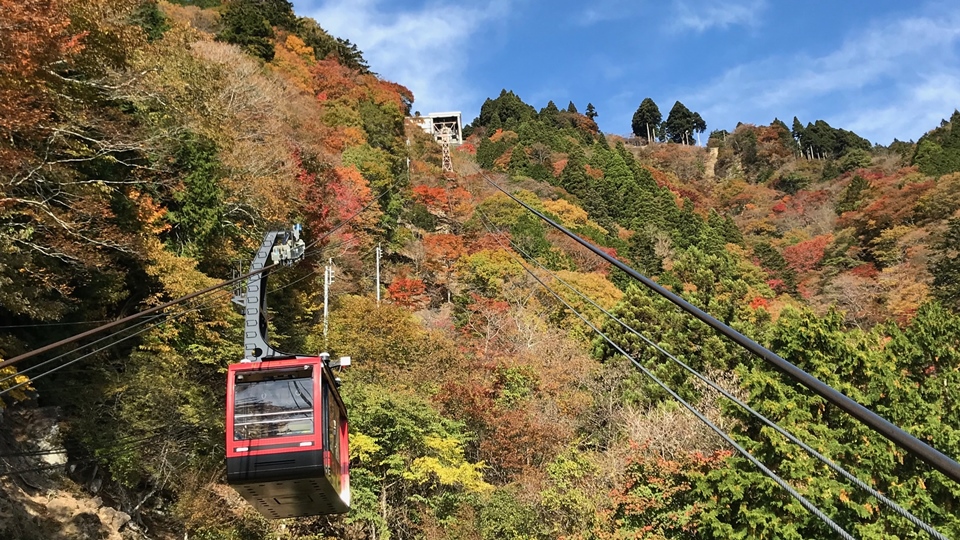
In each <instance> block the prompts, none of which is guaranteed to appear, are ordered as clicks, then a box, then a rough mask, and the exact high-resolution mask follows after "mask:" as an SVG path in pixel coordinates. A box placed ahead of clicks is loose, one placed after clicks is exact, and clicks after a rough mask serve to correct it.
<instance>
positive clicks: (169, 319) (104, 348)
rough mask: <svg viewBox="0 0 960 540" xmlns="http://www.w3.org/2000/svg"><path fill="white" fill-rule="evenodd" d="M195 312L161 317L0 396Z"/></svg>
mask: <svg viewBox="0 0 960 540" xmlns="http://www.w3.org/2000/svg"><path fill="white" fill-rule="evenodd" d="M194 311H198V310H197V309H196V308H194V309H188V310H183V311H181V312H179V313H176V314H172V315H161V316H160V317H159V318H161V320H160V321H159V322H156V323H154V324H151V325H149V326H147V327H145V328H141V329H140V330H138V331H136V332H133V333H132V334H128V335H126V336H124V337H121V338H118V339H116V340H114V341H113V342H111V343H108V344H107V345H104V346H103V347H98V348H96V349H94V350H92V351H90V352H87V353H85V354H82V355H80V356H78V357H77V358H74V359H72V360H70V361H68V362H65V363H63V364H60V365H59V366H55V367H53V368H51V369H48V370H47V371H44V372H43V373H41V374H39V375H35V376H33V377H30V378H29V379H28V380H26V381H23V382H21V383H18V384H15V385H13V386H10V387H8V388H4V389H3V390H0V396H4V395H6V394H8V393H10V392H12V391H14V390H16V389H18V388H22V387H24V386H26V385H28V384H30V383H31V382H34V381H36V380H38V379H42V378H43V377H46V376H47V375H50V374H51V373H56V372H57V371H60V370H61V369H64V368H66V367H69V366H72V365H73V364H76V363H77V362H79V361H81V360H84V359H86V358H89V357H91V356H93V355H95V354H97V353H100V352H103V351H105V350H107V349H110V348H112V347H114V346H116V345H117V344H119V343H122V342H124V341H127V340H130V339H132V338H134V337H137V336H139V335H141V334H143V333H145V332H148V331H150V330H153V329H154V328H156V327H158V326H161V325H163V324H165V323H167V322H169V321H171V320H173V319H175V318H177V317H180V316H183V315H185V314H187V313H190V312H194ZM121 332H122V331H121ZM119 333H120V332H117V333H115V334H112V335H114V336H115V335H117V334H119ZM71 352H75V351H71Z"/></svg>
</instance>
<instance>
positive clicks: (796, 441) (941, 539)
mask: <svg viewBox="0 0 960 540" xmlns="http://www.w3.org/2000/svg"><path fill="white" fill-rule="evenodd" d="M481 215H482V212H481ZM482 217H483V219H484V220H487V218H486V216H483V215H482ZM487 221H488V220H487ZM510 246H511V247H512V248H513V249H514V250H515V251H517V252H518V253H520V254H521V255H522V256H523V257H524V259H526V260H527V261H530V262H532V263H533V264H535V265H537V267H539V268H540V269H541V270H543V271H544V272H546V273H547V274H548V275H550V277H552V278H553V279H555V280H557V281H558V282H560V283H561V284H562V285H564V286H565V287H567V288H568V289H570V290H571V291H572V292H573V293H575V294H576V295H578V296H579V297H580V298H582V299H584V300H585V301H586V302H588V303H589V304H590V305H592V306H593V307H595V308H596V309H598V310H599V311H600V312H601V313H603V314H604V315H606V316H607V317H609V318H610V319H611V320H613V321H615V322H616V323H618V324H619V325H620V326H622V327H623V328H624V329H625V330H627V331H628V332H630V333H632V334H633V335H635V336H637V337H638V338H640V339H641V340H643V341H644V342H645V343H646V344H647V345H649V346H650V347H653V348H654V349H656V350H657V351H658V352H660V353H661V354H663V355H664V356H666V357H667V358H669V359H670V360H672V361H673V362H674V363H676V364H677V365H679V366H680V367H682V368H683V369H684V370H686V371H687V372H688V373H690V374H692V375H693V376H694V377H696V378H697V379H699V380H700V381H702V382H704V383H705V384H707V385H708V386H710V387H711V388H713V389H714V390H715V391H717V392H719V393H720V394H722V395H723V396H724V397H726V398H727V399H729V400H731V401H732V402H734V403H736V404H737V405H738V406H740V407H741V408H742V409H744V410H746V411H747V412H749V413H750V414H751V415H753V416H754V417H755V418H757V419H758V420H760V421H761V422H763V423H764V424H766V425H767V426H769V427H770V428H772V429H773V430H775V431H776V432H777V433H779V434H780V435H783V436H784V437H786V438H787V439H788V440H789V441H790V442H792V443H794V444H796V445H797V446H799V447H800V448H802V449H803V450H804V451H806V452H807V453H808V454H810V455H811V456H813V457H814V458H815V459H816V460H818V461H820V462H821V463H823V464H824V465H826V466H827V467H829V468H830V469H831V470H833V471H834V472H836V473H837V474H839V475H841V476H843V477H844V478H845V479H846V480H848V481H849V482H851V483H852V484H854V485H855V486H857V487H858V488H860V489H861V490H863V491H865V492H867V493H868V494H870V495H871V496H873V497H875V498H876V499H877V500H879V501H880V502H882V503H883V504H884V505H886V506H887V507H888V508H890V509H891V510H893V511H894V512H896V513H897V514H899V515H900V516H902V517H903V518H905V519H907V520H908V521H910V522H911V523H913V524H914V525H916V526H917V527H919V528H920V529H923V530H924V531H925V532H927V533H928V534H930V535H931V536H933V537H934V538H936V539H937V540H949V539H948V538H947V537H945V536H943V535H942V534H941V533H939V532H938V531H937V530H936V529H934V528H933V527H932V526H931V525H930V524H928V523H926V522H924V521H923V520H921V519H920V518H918V517H916V516H915V515H913V514H912V513H910V511H909V510H907V509H905V508H903V507H902V506H900V505H899V504H897V503H896V502H895V501H893V500H891V499H889V498H888V497H886V496H884V495H883V494H882V493H880V492H879V491H878V490H876V489H874V488H873V487H871V486H870V485H868V484H867V483H866V482H864V481H862V480H860V479H859V478H857V477H856V476H855V475H853V474H852V473H850V472H849V471H847V470H846V469H844V468H843V467H841V466H840V465H837V464H836V463H835V462H833V461H832V460H831V459H830V458H828V457H826V456H824V455H823V454H821V453H820V452H818V451H816V450H815V449H813V448H812V447H811V446H810V445H808V444H806V443H805V442H803V441H802V440H800V439H799V438H798V437H796V436H795V435H793V433H791V432H790V431H788V430H786V429H784V428H783V427H781V426H780V425H779V424H777V423H776V422H774V421H773V420H770V419H769V418H767V417H766V416H764V415H763V414H761V413H760V412H758V411H757V410H755V409H753V408H752V407H750V406H749V405H748V404H746V403H745V402H743V401H742V400H741V399H739V398H737V397H736V396H735V395H733V394H731V393H730V392H729V391H727V390H726V389H724V388H723V387H722V386H720V385H719V384H717V383H716V382H714V381H712V380H710V378H708V377H706V376H704V375H703V374H702V373H700V372H699V371H697V370H696V369H694V368H692V367H691V366H690V365H688V364H687V363H686V362H683V361H682V360H680V359H679V358H677V357H676V356H674V355H673V354H672V353H670V352H669V351H667V350H666V349H664V348H663V347H662V346H661V345H660V344H658V343H656V342H654V341H653V340H651V339H650V338H649V337H647V336H646V335H644V334H642V333H640V332H639V331H637V330H636V329H635V328H633V327H632V326H630V325H629V324H627V323H626V322H624V321H623V320H622V319H620V318H619V317H617V316H616V315H614V314H613V313H611V312H610V311H609V310H607V309H605V308H604V307H603V306H601V305H600V304H598V303H597V302H595V301H594V300H593V299H592V298H590V297H589V296H587V295H586V294H584V293H583V292H581V291H580V290H578V289H577V288H576V287H574V286H573V285H571V284H570V283H568V282H567V281H565V280H564V279H563V278H561V277H560V276H558V275H557V274H555V273H554V272H552V271H551V270H550V269H549V268H547V267H546V266H544V265H543V264H542V263H541V262H540V261H538V260H537V259H536V258H534V257H531V256H530V254H528V253H527V252H526V251H524V250H523V248H521V247H520V246H519V245H518V244H517V243H516V242H513V241H511V242H510Z"/></svg>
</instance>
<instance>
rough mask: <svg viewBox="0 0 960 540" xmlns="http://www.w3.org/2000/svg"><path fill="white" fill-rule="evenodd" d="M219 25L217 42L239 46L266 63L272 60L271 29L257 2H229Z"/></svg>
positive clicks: (251, 0) (255, 0) (238, 0)
mask: <svg viewBox="0 0 960 540" xmlns="http://www.w3.org/2000/svg"><path fill="white" fill-rule="evenodd" d="M220 25H221V28H222V29H221V30H220V33H219V34H217V39H218V40H220V41H226V42H227V43H234V44H236V45H239V46H240V47H242V48H244V49H246V50H247V51H248V52H250V53H251V54H253V55H254V56H258V57H260V58H262V59H263V60H264V61H266V62H269V61H271V60H273V55H274V54H275V51H274V48H273V27H271V26H270V21H268V20H267V18H266V17H265V16H264V13H263V12H262V11H261V9H260V2H258V0H235V1H233V2H230V3H229V4H228V5H227V9H226V11H224V13H223V16H222V17H221V18H220Z"/></svg>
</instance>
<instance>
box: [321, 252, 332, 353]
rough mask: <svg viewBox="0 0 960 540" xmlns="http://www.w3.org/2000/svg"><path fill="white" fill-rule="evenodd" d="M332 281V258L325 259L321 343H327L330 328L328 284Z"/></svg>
mask: <svg viewBox="0 0 960 540" xmlns="http://www.w3.org/2000/svg"><path fill="white" fill-rule="evenodd" d="M331 283H333V259H332V258H331V259H327V265H326V267H325V268H324V271H323V344H324V346H326V344H327V332H328V331H329V330H330V284H331Z"/></svg>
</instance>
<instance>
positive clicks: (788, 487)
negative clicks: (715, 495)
mask: <svg viewBox="0 0 960 540" xmlns="http://www.w3.org/2000/svg"><path fill="white" fill-rule="evenodd" d="M478 212H480V211H479V210H478ZM480 214H481V216H483V213H482V212H480ZM484 220H486V217H485V216H484ZM498 242H499V241H498ZM501 245H502V244H501ZM511 257H513V259H514V260H516V261H517V262H518V263H519V264H520V266H521V267H522V268H523V269H524V271H526V272H527V273H528V274H530V276H531V277H533V279H535V280H536V281H537V283H539V284H540V286H542V287H543V288H544V289H546V290H547V291H548V292H550V294H552V295H553V297H554V298H556V299H557V300H558V301H560V303H562V304H563V305H564V306H566V308H567V309H568V310H570V311H571V312H572V313H573V314H574V315H576V316H577V317H579V318H580V320H582V321H583V322H584V323H586V324H587V326H589V327H590V328H591V329H592V330H593V331H594V332H595V333H596V334H597V335H598V336H600V337H601V338H603V339H604V341H606V342H607V343H609V344H610V346H611V347H613V348H615V349H616V350H617V352H619V353H620V354H622V355H623V356H624V357H626V358H627V360H629V361H630V362H631V363H632V364H633V365H634V366H636V367H637V369H639V370H640V371H641V372H642V373H643V374H644V375H646V376H647V377H648V378H649V379H650V380H652V381H653V382H654V383H655V384H656V385H657V386H659V387H660V388H662V389H663V390H664V391H665V392H667V393H668V394H670V396H671V397H673V399H675V400H677V402H678V403H680V404H681V405H683V407H684V408H686V409H687V410H688V411H690V412H691V413H693V414H694V415H695V416H696V417H697V418H699V419H700V421H701V422H703V423H704V424H706V425H707V427H709V428H710V429H711V430H713V431H714V432H715V433H716V434H717V435H718V436H720V438H722V439H723V440H724V441H726V442H727V444H729V445H730V446H732V447H733V448H735V449H736V450H737V452H739V453H740V454H741V455H743V457H745V458H746V459H747V460H748V461H750V462H751V463H752V464H753V465H754V466H756V467H757V468H758V469H760V471H761V472H762V473H763V474H765V475H766V476H768V477H769V478H770V479H771V480H773V481H774V482H775V483H776V484H777V485H778V486H780V487H781V488H783V489H784V490H785V491H786V492H787V493H789V494H790V496H791V497H793V498H794V499H796V500H797V502H799V503H800V504H801V505H802V506H803V507H804V508H805V509H806V510H807V511H808V512H810V513H811V514H813V515H814V516H816V517H817V518H818V519H819V520H820V521H822V522H823V523H824V524H826V525H827V526H828V527H830V528H831V529H833V531H834V532H836V533H837V534H838V535H840V536H841V537H842V538H844V539H845V540H856V538H855V537H854V536H853V535H851V534H850V533H848V532H847V531H845V530H844V529H843V528H842V527H840V525H837V524H836V523H835V522H834V521H833V520H832V519H830V517H829V516H827V515H826V514H825V513H823V511H822V510H820V509H819V508H817V506H816V505H814V504H813V503H811V502H810V501H809V500H807V498H806V497H804V496H803V495H801V494H800V493H799V492H797V490H795V489H794V488H793V487H792V486H791V485H790V484H788V483H787V482H786V481H784V480H783V479H782V478H780V476H778V475H777V473H775V472H773V471H772V470H770V469H769V468H768V467H767V466H766V465H764V464H763V463H761V462H760V460H758V459H757V458H755V457H754V456H753V454H751V453H750V452H749V451H747V449H746V448H744V447H742V446H740V445H739V444H738V443H737V442H736V441H735V440H733V438H732V437H730V436H729V435H728V434H727V433H726V432H725V431H723V430H722V429H720V428H719V427H717V425H716V424H714V423H713V422H711V421H710V419H708V418H707V417H706V416H704V415H703V413H701V412H700V411H699V410H697V409H696V408H695V407H694V406H693V405H691V404H690V403H688V402H687V401H686V400H685V399H683V398H682V397H680V395H679V394H677V393H676V392H674V391H673V390H672V389H671V388H670V387H669V386H667V385H666V383H664V382H663V381H661V380H660V379H659V378H657V376H656V375H654V374H653V372H651V371H650V370H648V369H647V368H646V367H644V365H643V364H641V363H640V362H638V361H637V360H636V359H635V358H633V357H632V356H630V354H629V353H628V352H627V351H625V350H624V349H623V348H622V347H620V345H618V344H617V343H615V342H614V341H613V340H612V339H610V337H609V336H607V335H606V334H604V333H603V331H601V330H600V329H599V328H597V327H596V326H595V325H594V324H593V323H591V322H590V320H589V319H587V318H586V316H584V315H583V314H581V313H580V312H579V311H577V310H576V309H575V308H574V307H573V306H571V305H570V303H568V302H567V301H566V300H564V299H563V297H561V296H560V295H559V294H558V293H557V292H556V291H554V290H553V289H552V288H550V286H549V285H547V284H546V283H545V282H544V281H543V280H542V279H540V277H539V276H537V275H536V273H534V272H533V271H532V270H531V269H530V268H529V267H527V265H525V264H524V263H523V260H522V259H520V258H518V257H517V256H516V255H512V254H511Z"/></svg>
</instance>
